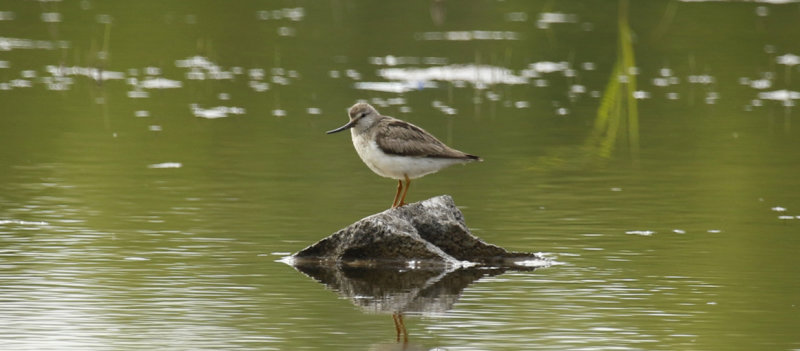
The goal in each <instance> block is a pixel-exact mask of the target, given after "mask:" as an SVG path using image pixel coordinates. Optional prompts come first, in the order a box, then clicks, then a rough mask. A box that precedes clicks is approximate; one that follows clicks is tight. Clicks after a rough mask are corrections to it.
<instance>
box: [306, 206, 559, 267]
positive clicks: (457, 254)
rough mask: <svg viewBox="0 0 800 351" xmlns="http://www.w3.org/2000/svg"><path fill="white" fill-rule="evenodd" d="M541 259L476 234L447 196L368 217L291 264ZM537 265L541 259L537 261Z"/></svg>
mask: <svg viewBox="0 0 800 351" xmlns="http://www.w3.org/2000/svg"><path fill="white" fill-rule="evenodd" d="M542 260H543V258H542V257H540V256H538V255H536V254H532V253H525V252H510V251H507V250H505V249H503V248H501V247H498V246H495V245H492V244H487V243H486V242H484V241H483V240H481V239H479V238H478V237H476V236H474V235H472V234H471V233H470V231H469V229H468V228H467V225H466V224H465V222H464V216H463V214H462V213H461V211H460V210H459V209H458V208H456V205H455V203H454V202H453V198H452V197H450V196H447V195H442V196H437V197H433V198H430V199H427V200H424V201H420V202H416V203H413V204H408V205H405V206H402V207H399V208H393V209H388V210H386V211H383V212H381V213H378V214H374V215H372V216H369V217H366V218H363V219H361V220H359V221H357V222H355V223H353V224H351V225H350V226H348V227H346V228H344V229H341V230H339V231H338V232H336V233H333V234H332V235H330V236H328V237H327V238H325V239H322V240H320V241H319V242H317V243H315V244H313V245H311V246H309V247H307V248H305V249H303V250H301V251H299V252H297V253H296V254H294V255H292V256H291V261H292V264H294V265H302V264H308V263H313V264H320V263H323V264H346V265H378V264H401V265H405V266H409V265H410V266H415V267H418V266H420V265H464V264H467V265H469V264H478V265H489V266H494V267H504V266H514V267H524V266H525V265H526V263H525V262H529V261H537V262H539V263H540V262H541V261H542ZM537 265H538V263H537Z"/></svg>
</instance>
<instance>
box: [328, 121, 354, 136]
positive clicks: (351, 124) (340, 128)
mask: <svg viewBox="0 0 800 351" xmlns="http://www.w3.org/2000/svg"><path fill="white" fill-rule="evenodd" d="M354 125H356V120H355V119H354V120H351V121H350V122H347V124H345V125H343V126H341V127H339V128H336V129H334V130H329V131H327V132H325V134H333V133H338V132H341V131H343V130H345V129H350V128H353V126H354Z"/></svg>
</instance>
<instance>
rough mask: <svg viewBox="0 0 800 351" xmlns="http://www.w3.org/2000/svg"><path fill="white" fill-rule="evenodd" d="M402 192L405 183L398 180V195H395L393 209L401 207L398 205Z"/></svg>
mask: <svg viewBox="0 0 800 351" xmlns="http://www.w3.org/2000/svg"><path fill="white" fill-rule="evenodd" d="M402 190H403V181H402V180H398V181H397V193H395V194H394V201H392V208H395V207H397V206H399V205H398V204H397V200H399V199H400V192H401V191H402Z"/></svg>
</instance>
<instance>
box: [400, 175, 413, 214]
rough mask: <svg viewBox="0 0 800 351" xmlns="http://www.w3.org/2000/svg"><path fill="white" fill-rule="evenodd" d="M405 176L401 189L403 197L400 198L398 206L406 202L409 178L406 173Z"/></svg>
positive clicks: (409, 183)
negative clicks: (403, 185) (403, 186)
mask: <svg viewBox="0 0 800 351" xmlns="http://www.w3.org/2000/svg"><path fill="white" fill-rule="evenodd" d="M405 178H406V188H405V189H404V190H403V197H401V198H400V203H399V204H397V206H398V207H400V206H403V205H405V204H406V194H407V193H408V187H409V186H410V185H411V179H408V176H407V175H406V176H405Z"/></svg>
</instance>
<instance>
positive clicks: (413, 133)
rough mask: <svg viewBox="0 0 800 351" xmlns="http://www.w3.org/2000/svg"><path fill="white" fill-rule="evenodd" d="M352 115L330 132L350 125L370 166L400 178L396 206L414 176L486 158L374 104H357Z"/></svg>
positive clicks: (403, 202) (339, 130) (393, 177)
mask: <svg viewBox="0 0 800 351" xmlns="http://www.w3.org/2000/svg"><path fill="white" fill-rule="evenodd" d="M349 116H350V122H348V123H347V124H345V125H343V126H341V127H339V128H336V129H334V130H330V131H328V132H326V133H327V134H332V133H336V132H341V131H343V130H345V129H350V134H351V135H352V137H353V146H354V147H355V148H356V152H358V156H360V157H361V160H362V161H364V163H366V164H367V167H369V169H371V170H372V171H373V172H375V173H377V174H378V175H380V176H382V177H386V178H392V179H397V193H395V195H394V201H393V202H392V208H395V207H400V206H403V205H405V199H406V193H408V186H409V185H410V184H411V179H417V178H420V177H422V176H424V175H427V174H431V173H434V172H437V171H439V170H440V169H442V168H445V167H448V166H452V165H455V164H464V163H468V162H473V161H483V160H482V159H481V158H480V157H478V156H475V155H470V154H467V153H464V152H461V151H458V150H456V149H453V148H451V147H449V146H447V145H445V144H444V143H442V142H441V141H439V139H436V137H434V136H433V135H431V134H430V133H428V132H426V131H425V130H423V129H422V128H420V127H417V126H415V125H413V124H411V123H408V122H406V121H401V120H399V119H396V118H392V117H389V116H383V115H381V114H380V113H378V111H377V110H376V109H375V108H374V107H372V106H371V105H370V104H367V103H357V104H355V105H353V107H351V108H350V112H349ZM403 180H405V187H404V186H403Z"/></svg>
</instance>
